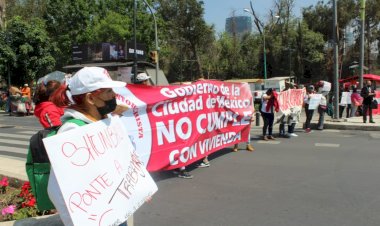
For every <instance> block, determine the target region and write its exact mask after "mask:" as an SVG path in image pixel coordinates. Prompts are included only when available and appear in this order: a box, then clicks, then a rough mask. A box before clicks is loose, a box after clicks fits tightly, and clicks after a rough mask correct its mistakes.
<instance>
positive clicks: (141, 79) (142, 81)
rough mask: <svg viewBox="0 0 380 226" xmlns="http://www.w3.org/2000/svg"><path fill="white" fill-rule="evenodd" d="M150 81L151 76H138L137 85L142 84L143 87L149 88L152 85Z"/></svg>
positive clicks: (141, 74)
mask: <svg viewBox="0 0 380 226" xmlns="http://www.w3.org/2000/svg"><path fill="white" fill-rule="evenodd" d="M149 79H150V76H148V75H147V74H146V73H140V74H137V76H136V84H142V85H147V86H149V85H150V83H149Z"/></svg>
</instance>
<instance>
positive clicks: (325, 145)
mask: <svg viewBox="0 0 380 226" xmlns="http://www.w3.org/2000/svg"><path fill="white" fill-rule="evenodd" d="M315 146H316V147H329V148H339V147H340V144H328V143H315Z"/></svg>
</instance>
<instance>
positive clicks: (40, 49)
mask: <svg viewBox="0 0 380 226" xmlns="http://www.w3.org/2000/svg"><path fill="white" fill-rule="evenodd" d="M5 34H6V37H5V38H6V40H8V41H9V44H8V45H9V47H10V48H11V49H12V50H13V51H14V54H13V53H10V54H9V58H8V62H14V63H13V65H12V63H11V64H10V65H9V64H8V65H9V68H8V69H9V70H10V71H12V74H13V77H12V83H14V84H22V83H24V82H30V81H34V80H36V79H37V78H39V77H41V76H43V75H45V74H46V73H47V72H49V71H51V70H52V69H53V68H54V65H55V60H54V58H53V56H52V54H51V52H52V50H53V48H52V45H51V40H50V38H49V36H48V34H47V32H46V30H45V23H44V21H42V20H41V19H38V18H33V19H31V21H30V23H28V22H26V21H24V20H22V19H21V17H14V18H13V19H11V20H10V21H9V22H8V24H7V28H6V33H5ZM13 56H15V58H14V57H13ZM14 59H15V61H13V60H14Z"/></svg>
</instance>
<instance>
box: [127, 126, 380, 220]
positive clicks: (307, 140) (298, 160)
mask: <svg viewBox="0 0 380 226" xmlns="http://www.w3.org/2000/svg"><path fill="white" fill-rule="evenodd" d="M257 132H258V131H256V134H257ZM298 134H299V135H300V136H299V137H296V138H291V139H285V138H282V139H277V140H276V141H274V142H272V143H269V142H264V141H257V140H253V144H254V146H255V148H256V151H255V152H253V153H251V152H247V151H239V152H237V153H233V152H230V149H226V150H224V151H221V152H220V153H216V154H215V155H212V156H211V158H210V159H211V167H209V168H203V169H200V168H199V169H198V168H196V169H194V170H192V171H191V173H192V174H193V175H194V179H191V180H186V179H179V178H176V177H172V175H171V173H170V172H167V173H157V174H154V176H155V177H156V178H158V181H157V183H158V187H159V191H158V193H157V194H156V195H155V196H154V197H153V200H152V201H151V202H150V203H148V204H145V205H144V206H143V207H142V208H141V209H139V210H138V211H137V213H136V214H135V218H134V219H135V225H146V226H148V225H155V226H167V225H184V226H192V225H198V226H211V225H220V226H222V225H223V226H224V225H225V226H234V225H244V226H250V225H258V226H266V225H268V226H277V225H282V226H287V225H288V226H295V225H308V226H313V225H315V226H320V225H329V226H333V225H336V226H342V225H345V226H358V225H366V226H371V225H373V226H375V225H376V226H377V225H379V222H380V216H379V215H378V213H377V210H378V209H379V208H380V199H379V197H380V191H379V189H378V187H379V186H380V180H379V179H380V176H379V173H378V172H379V170H380V165H379V164H378V159H379V158H380V149H379V148H378V147H379V145H380V139H379V138H380V133H379V132H360V131H328V130H325V131H322V132H319V131H316V132H312V133H310V134H305V133H302V132H299V133H298Z"/></svg>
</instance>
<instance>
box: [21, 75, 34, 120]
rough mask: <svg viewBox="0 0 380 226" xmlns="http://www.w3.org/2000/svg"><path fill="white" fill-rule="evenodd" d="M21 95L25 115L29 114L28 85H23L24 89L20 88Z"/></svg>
mask: <svg viewBox="0 0 380 226" xmlns="http://www.w3.org/2000/svg"><path fill="white" fill-rule="evenodd" d="M21 94H22V98H23V102H24V103H25V109H26V115H29V114H30V109H31V107H32V103H31V98H30V97H31V92H30V88H29V85H28V84H27V83H25V84H24V87H22V88H21Z"/></svg>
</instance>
